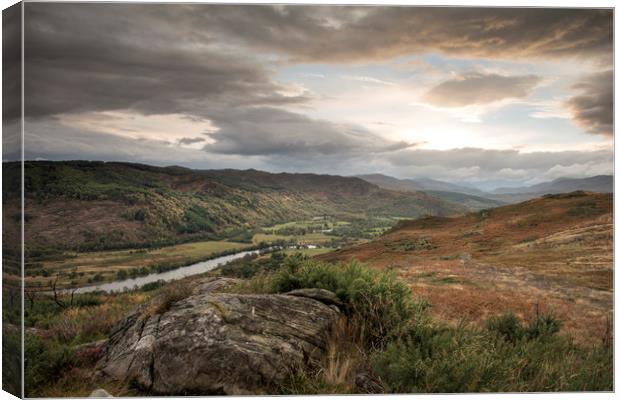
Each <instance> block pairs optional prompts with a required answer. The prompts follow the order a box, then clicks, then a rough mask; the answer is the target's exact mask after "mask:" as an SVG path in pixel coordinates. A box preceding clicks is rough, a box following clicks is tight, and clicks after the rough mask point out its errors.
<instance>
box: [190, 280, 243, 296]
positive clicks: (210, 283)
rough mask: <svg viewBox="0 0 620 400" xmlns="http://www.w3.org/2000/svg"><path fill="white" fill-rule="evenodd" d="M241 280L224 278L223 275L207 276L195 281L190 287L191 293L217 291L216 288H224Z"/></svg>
mask: <svg viewBox="0 0 620 400" xmlns="http://www.w3.org/2000/svg"><path fill="white" fill-rule="evenodd" d="M239 282H241V280H240V279H234V278H225V277H208V278H204V279H201V280H199V281H196V283H195V284H194V287H193V288H192V294H201V293H210V292H217V291H218V290H222V289H226V288H228V287H231V286H233V285H236V284H237V283H239Z"/></svg>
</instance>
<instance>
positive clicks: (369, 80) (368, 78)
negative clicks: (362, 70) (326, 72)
mask: <svg viewBox="0 0 620 400" xmlns="http://www.w3.org/2000/svg"><path fill="white" fill-rule="evenodd" d="M344 78H345V79H349V80H352V81H360V82H366V83H376V84H378V85H386V86H394V85H395V83H394V82H388V81H384V80H381V79H377V78H373V77H371V76H363V75H362V76H360V75H345V76H344Z"/></svg>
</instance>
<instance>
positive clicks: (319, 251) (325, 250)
mask: <svg viewBox="0 0 620 400" xmlns="http://www.w3.org/2000/svg"><path fill="white" fill-rule="evenodd" d="M330 251H334V249H333V248H331V247H320V248H318V249H286V250H284V251H283V253H284V254H286V255H289V256H290V255H293V254H296V253H301V254H303V255H304V256H308V257H312V256H318V255H320V254H325V253H329V252H330Z"/></svg>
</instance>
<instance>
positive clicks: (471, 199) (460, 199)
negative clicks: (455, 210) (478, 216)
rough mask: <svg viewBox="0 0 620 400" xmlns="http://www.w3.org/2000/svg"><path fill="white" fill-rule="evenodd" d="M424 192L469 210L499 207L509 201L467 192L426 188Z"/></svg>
mask: <svg viewBox="0 0 620 400" xmlns="http://www.w3.org/2000/svg"><path fill="white" fill-rule="evenodd" d="M424 193H426V194H428V195H431V196H433V197H436V198H438V199H441V200H444V201H449V202H451V203H454V204H458V205H460V206H462V207H465V208H467V209H468V210H469V211H479V210H484V209H487V208H493V207H499V206H503V205H506V203H507V202H505V201H503V200H499V199H490V198H487V197H481V196H474V195H472V194H467V193H459V192H446V191H442V190H425V191H424Z"/></svg>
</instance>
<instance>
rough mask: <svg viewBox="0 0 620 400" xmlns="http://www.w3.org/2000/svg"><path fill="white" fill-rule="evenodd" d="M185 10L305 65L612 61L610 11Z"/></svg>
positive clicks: (216, 28)
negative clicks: (413, 60)
mask: <svg viewBox="0 0 620 400" xmlns="http://www.w3.org/2000/svg"><path fill="white" fill-rule="evenodd" d="M190 10H191V11H190ZM187 12H188V13H189V12H191V15H192V17H193V18H190V19H191V21H188V22H189V23H190V24H191V25H193V24H199V23H200V24H202V25H203V26H204V25H205V23H206V24H208V25H209V26H211V27H213V31H214V32H215V34H216V35H218V36H219V37H227V38H231V39H232V40H235V41H237V42H239V43H243V44H244V45H247V46H251V47H255V48H258V49H261V50H265V51H269V52H274V53H278V54H282V55H285V56H286V57H289V58H291V59H293V60H297V61H303V62H361V61H373V60H377V59H384V58H395V57H398V56H402V55H409V54H415V53H442V54H446V55H450V56H462V57H486V58H514V57H530V58H540V57H546V58H563V57H581V58H594V59H596V60H601V61H603V60H604V61H605V62H608V63H610V62H611V58H612V42H613V40H612V36H613V11H612V10H611V9H567V8H565V9H558V8H473V7H467V8H459V7H386V6H373V7H363V6H361V7H352V6H297V5H295V6H275V7H269V6H234V5H233V6H231V5H226V6H213V7H201V6H194V7H193V8H191V9H188V10H187ZM265 27H269V29H266V28H265Z"/></svg>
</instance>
